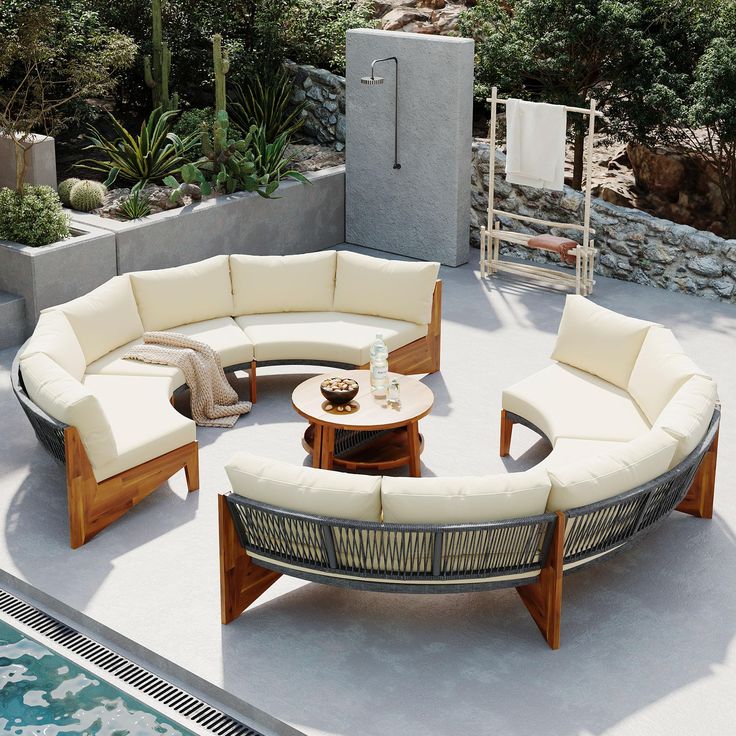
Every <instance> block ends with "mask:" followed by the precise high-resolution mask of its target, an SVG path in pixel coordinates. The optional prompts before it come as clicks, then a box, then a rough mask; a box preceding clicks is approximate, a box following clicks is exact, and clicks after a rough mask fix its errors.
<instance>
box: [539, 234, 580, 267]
mask: <svg viewBox="0 0 736 736" xmlns="http://www.w3.org/2000/svg"><path fill="white" fill-rule="evenodd" d="M527 247H529V248H537V249H538V250H550V251H552V252H553V253H557V255H559V256H560V260H562V261H564V262H565V263H568V264H570V265H575V261H576V258H575V254H574V253H571V252H570V251H571V250H575V248H577V247H578V244H577V243H576V242H575V241H574V240H570V238H561V237H560V236H559V235H548V234H545V235H535V236H534V237H532V238H529V240H528V241H527Z"/></svg>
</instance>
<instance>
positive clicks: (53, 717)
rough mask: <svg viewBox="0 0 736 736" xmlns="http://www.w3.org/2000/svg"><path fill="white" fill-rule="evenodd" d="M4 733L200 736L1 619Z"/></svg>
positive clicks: (0, 709) (1, 720) (0, 699)
mask: <svg viewBox="0 0 736 736" xmlns="http://www.w3.org/2000/svg"><path fill="white" fill-rule="evenodd" d="M0 733H8V734H14V736H41V735H42V736H57V734H59V735H61V734H64V736H149V735H150V734H165V735H166V736H195V734H194V733H193V732H192V731H189V730H188V729H186V728H184V727H182V726H181V725H179V724H178V723H175V722H174V721H173V720H171V719H170V718H168V717H166V716H164V715H162V714H161V713H159V712H158V711H156V710H154V709H153V708H151V707H150V706H147V705H145V704H143V703H142V702H141V701H139V700H137V699H136V698H134V697H132V696H130V695H129V694H127V693H124V692H123V691H121V690H119V689H118V688H117V687H115V686H113V685H111V684H110V683H109V682H107V681H105V680H104V679H102V678H101V677H99V676H98V675H95V674H93V673H92V672H90V671H89V670H87V669H85V668H84V667H81V666H80V665H78V664H76V663H74V662H72V661H71V660H69V659H67V658H66V657H63V656H61V655H60V654H57V653H56V652H53V651H52V650H51V649H49V648H48V647H46V646H45V645H43V644H41V643H39V642H38V641H36V640H35V639H32V638H30V637H29V636H27V635H26V634H24V633H22V632H20V631H18V630H17V629H15V628H14V627H12V626H10V625H9V624H7V623H5V622H4V621H2V620H0Z"/></svg>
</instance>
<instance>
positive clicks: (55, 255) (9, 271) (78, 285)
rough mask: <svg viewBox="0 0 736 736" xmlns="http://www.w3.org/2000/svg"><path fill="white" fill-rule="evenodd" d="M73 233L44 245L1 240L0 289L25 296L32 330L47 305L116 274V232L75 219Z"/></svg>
mask: <svg viewBox="0 0 736 736" xmlns="http://www.w3.org/2000/svg"><path fill="white" fill-rule="evenodd" d="M72 235H73V237H71V238H68V239H66V240H60V241H59V242H57V243H51V245H44V246H41V247H40V248H32V247H30V246H28V245H21V244H20V243H13V242H10V241H8V240H0V291H7V292H10V293H11V294H17V295H19V296H22V297H23V298H24V299H25V316H26V331H27V332H30V331H31V330H32V329H33V328H34V327H35V325H36V322H37V320H38V314H39V312H40V311H41V310H42V309H45V308H46V307H51V306H54V305H55V304H61V303H62V302H66V301H69V299H74V298H75V297H78V296H80V295H81V294H85V293H87V292H88V291H91V290H92V289H94V288H95V287H96V286H99V285H100V284H102V283H103V282H105V281H107V280H108V279H110V278H112V277H113V276H115V274H116V261H115V236H114V235H113V234H112V233H110V232H108V231H107V230H99V229H97V228H95V227H89V226H87V225H80V224H78V223H72Z"/></svg>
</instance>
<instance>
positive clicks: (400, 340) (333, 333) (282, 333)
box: [235, 312, 427, 365]
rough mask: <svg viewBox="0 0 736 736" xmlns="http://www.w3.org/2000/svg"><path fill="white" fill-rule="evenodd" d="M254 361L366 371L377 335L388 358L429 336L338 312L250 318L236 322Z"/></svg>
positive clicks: (423, 328)
mask: <svg viewBox="0 0 736 736" xmlns="http://www.w3.org/2000/svg"><path fill="white" fill-rule="evenodd" d="M235 321H236V322H237V324H238V326H239V327H240V328H241V329H242V330H243V331H244V332H245V334H246V335H247V336H248V339H250V340H251V342H252V343H253V345H254V350H255V356H256V360H258V361H262V360H314V361H324V362H326V363H348V364H350V365H364V364H366V363H368V361H369V360H370V346H371V343H372V342H373V341H374V340H375V339H376V334H377V333H380V334H382V335H383V340H384V342H385V343H386V345H387V347H388V349H389V352H390V351H392V350H396V348H399V347H402V346H403V345H408V344H409V343H410V342H414V340H418V339H419V338H421V337H424V336H425V335H426V334H427V325H418V324H414V323H413V322H402V321H400V320H395V319H382V318H381V317H369V316H367V315H362V314H344V313H340V312H300V313H299V314H290V313H288V312H287V313H283V312H279V313H277V314H251V315H244V316H242V317H236V318H235Z"/></svg>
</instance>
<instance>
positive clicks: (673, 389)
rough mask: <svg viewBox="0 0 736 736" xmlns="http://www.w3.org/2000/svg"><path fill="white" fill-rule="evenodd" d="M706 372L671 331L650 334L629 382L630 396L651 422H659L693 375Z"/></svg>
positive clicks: (660, 330)
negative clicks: (672, 400) (685, 350)
mask: <svg viewBox="0 0 736 736" xmlns="http://www.w3.org/2000/svg"><path fill="white" fill-rule="evenodd" d="M696 375H701V376H704V375H705V373H704V372H703V371H701V370H700V368H698V366H697V365H695V363H694V362H693V361H692V360H691V359H690V358H689V357H688V356H687V355H685V353H684V351H683V349H682V348H681V347H680V343H679V342H677V339H676V338H675V336H674V335H673V334H672V332H671V331H670V330H667V329H665V328H664V327H659V326H656V325H655V326H654V327H652V328H650V330H649V332H647V336H646V337H645V338H644V343H643V344H642V346H641V350H640V351H639V357H638V358H637V359H636V363H635V364H634V370H633V371H632V372H631V378H630V379H629V393H630V394H631V395H632V396H633V398H634V400H635V401H636V403H637V404H639V406H640V407H641V410H642V411H643V412H644V414H646V417H647V419H648V420H649V421H650V422H655V421H656V419H657V417H658V416H659V415H660V413H661V412H662V409H664V407H665V406H666V405H667V403H668V402H669V400H670V399H671V398H672V397H673V396H674V395H675V394H676V393H677V391H678V389H679V388H680V387H681V386H682V385H683V384H684V383H685V381H687V380H688V379H689V378H691V377H692V376H696Z"/></svg>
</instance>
